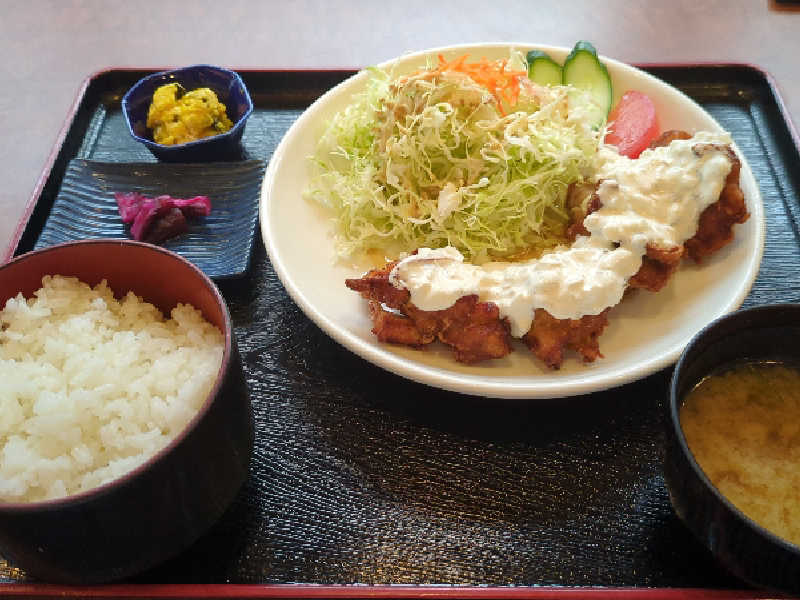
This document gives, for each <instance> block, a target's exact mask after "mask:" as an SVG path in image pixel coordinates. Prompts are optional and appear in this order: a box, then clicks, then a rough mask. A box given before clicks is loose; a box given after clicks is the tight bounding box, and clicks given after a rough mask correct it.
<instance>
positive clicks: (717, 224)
mask: <svg viewBox="0 0 800 600" xmlns="http://www.w3.org/2000/svg"><path fill="white" fill-rule="evenodd" d="M710 149H714V150H718V149H719V147H717V146H715V145H714V144H697V145H696V146H694V148H693V151H694V152H695V153H696V154H697V155H698V156H702V155H703V153H704V152H707V151H708V150H710ZM723 149H724V150H725V151H726V153H727V155H728V158H729V159H730V161H731V170H730V173H728V177H727V178H726V179H725V185H724V187H723V188H722V192H721V193H720V195H719V200H717V201H716V202H714V204H712V205H711V206H709V207H707V208H706V209H705V210H704V211H703V212H702V214H701V215H700V221H699V222H698V225H697V233H695V234H694V236H693V237H691V238H690V239H688V240H686V244H685V245H686V250H687V252H688V254H689V256H690V257H691V258H692V259H693V260H694V261H695V262H696V263H700V262H702V261H703V259H704V258H705V257H706V256H710V255H711V254H713V253H714V252H716V251H717V250H719V249H720V248H722V247H723V246H725V245H726V244H728V243H729V242H730V241H731V240H733V226H734V225H736V224H737V223H744V222H745V221H747V219H749V218H750V213H749V212H747V203H746V202H745V199H744V193H743V192H742V188H741V187H739V173H740V171H741V168H742V163H741V162H740V161H739V158H738V157H737V156H736V153H735V152H734V151H733V150H732V149H731V147H730V146H724V147H723Z"/></svg>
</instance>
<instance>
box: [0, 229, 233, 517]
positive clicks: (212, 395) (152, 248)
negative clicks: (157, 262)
mask: <svg viewBox="0 0 800 600" xmlns="http://www.w3.org/2000/svg"><path fill="white" fill-rule="evenodd" d="M84 245H85V246H107V245H115V246H118V245H121V246H138V247H140V248H142V249H144V250H145V251H148V252H156V253H160V254H164V255H166V256H168V257H169V258H171V259H172V260H175V261H177V262H179V263H181V264H183V265H184V266H185V267H188V268H189V269H190V270H191V271H192V272H193V273H194V274H195V275H196V276H197V277H199V279H200V281H201V282H202V283H203V285H204V286H205V287H206V288H207V289H208V290H209V291H210V292H211V293H212V296H213V297H214V300H215V301H216V304H217V306H218V307H219V308H220V309H221V311H222V320H223V325H224V331H223V332H222V334H223V338H224V340H225V341H224V343H225V348H224V350H223V354H222V362H221V363H220V367H219V370H218V372H217V377H216V379H215V380H214V385H213V386H212V387H211V390H210V391H209V393H208V395H207V396H206V398H205V400H204V401H203V404H202V405H201V406H200V408H199V409H198V410H197V412H196V413H195V414H194V415H193V416H192V418H191V419H190V420H189V421H188V423H186V425H184V427H183V429H182V430H181V431H180V432H179V433H178V434H177V435H176V436H175V437H174V438H172V440H170V442H169V443H168V444H167V445H166V446H164V447H163V448H161V449H160V450H158V451H157V452H156V453H155V454H153V455H151V456H149V457H148V458H147V459H146V460H145V461H144V462H143V463H141V464H140V465H138V466H137V467H136V468H134V469H132V470H130V471H128V472H126V473H123V474H122V475H120V476H118V477H115V478H114V479H112V480H111V481H107V482H106V483H103V484H100V485H98V486H95V487H93V488H90V489H87V490H84V491H82V492H77V493H75V494H69V495H67V496H61V497H59V498H50V499H48V500H37V501H33V502H5V501H3V500H0V512H5V513H17V512H39V511H50V510H56V509H59V508H62V507H67V506H72V505H77V504H83V503H86V502H89V501H91V500H94V499H95V498H99V497H102V496H104V495H106V494H109V493H111V492H112V491H113V490H114V489H116V488H118V487H120V486H124V485H126V484H128V483H129V482H130V481H132V480H134V479H136V478H137V477H139V476H140V475H141V474H143V473H144V472H145V471H147V470H148V469H150V467H151V466H153V465H154V464H155V463H157V462H159V461H161V460H162V459H164V458H166V456H167V455H169V454H170V453H171V452H172V450H173V449H174V448H175V447H176V446H178V445H179V444H180V443H182V442H183V440H184V439H185V438H186V437H187V436H188V435H189V433H190V432H192V431H193V430H194V429H195V428H196V427H197V425H198V424H199V423H200V421H201V420H202V419H203V418H204V417H205V415H206V414H207V413H208V411H209V410H210V408H211V405H212V404H213V403H214V402H215V401H217V400H218V397H219V392H220V390H221V388H222V386H223V383H224V381H225V379H226V376H227V374H228V372H229V371H230V369H231V368H232V366H233V345H234V344H235V343H236V342H235V340H234V337H233V326H232V322H231V316H230V311H229V310H228V305H227V303H226V302H225V299H224V298H223V297H222V293H221V292H220V291H219V288H217V286H216V285H215V284H214V282H213V281H212V280H211V279H210V278H209V277H208V276H207V275H206V274H205V273H204V272H203V271H202V270H201V269H200V268H198V267H197V266H195V265H194V264H193V263H192V262H190V261H188V260H186V259H185V258H184V257H182V256H180V255H179V254H176V253H175V252H172V251H170V250H167V249H166V248H163V247H161V246H157V245H154V244H148V243H146V242H138V241H135V240H107V239H85V240H72V241H69V242H64V243H62V244H56V245H53V246H48V247H46V248H41V249H39V250H32V251H30V252H26V253H25V254H21V255H19V256H17V257H14V258H13V259H11V260H9V261H8V262H6V263H3V264H0V271H2V270H4V269H6V268H7V267H9V266H10V265H16V264H20V263H24V262H27V261H28V260H30V259H32V258H35V257H36V256H39V255H42V254H46V253H50V252H59V251H61V250H63V249H64V248H67V247H72V246H84ZM131 291H133V292H134V293H136V292H135V290H131ZM142 299H143V300H144V301H145V302H148V300H147V298H142ZM0 308H2V306H0ZM204 318H205V317H204Z"/></svg>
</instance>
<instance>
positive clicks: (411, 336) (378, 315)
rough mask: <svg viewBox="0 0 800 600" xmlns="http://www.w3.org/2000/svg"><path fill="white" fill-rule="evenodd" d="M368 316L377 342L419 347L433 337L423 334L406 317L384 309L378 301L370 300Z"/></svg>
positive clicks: (429, 341)
mask: <svg viewBox="0 0 800 600" xmlns="http://www.w3.org/2000/svg"><path fill="white" fill-rule="evenodd" d="M369 316H370V318H371V319H372V333H374V334H375V336H376V337H377V338H378V341H379V342H388V343H390V344H403V345H404V346H413V347H415V348H421V347H422V346H424V345H425V344H430V343H431V342H432V341H433V340H434V338H433V337H426V336H424V335H423V333H422V332H421V331H420V330H419V329H418V328H417V326H416V324H415V323H414V321H412V320H411V319H409V318H408V317H406V316H403V315H400V314H397V313H393V312H389V311H388V310H384V309H383V308H382V307H381V303H380V302H376V301H374V300H372V301H370V303H369Z"/></svg>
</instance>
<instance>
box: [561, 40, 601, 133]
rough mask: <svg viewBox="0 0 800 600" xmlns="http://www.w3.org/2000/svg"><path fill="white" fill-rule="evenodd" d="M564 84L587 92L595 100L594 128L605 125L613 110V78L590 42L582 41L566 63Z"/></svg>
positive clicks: (591, 116)
mask: <svg viewBox="0 0 800 600" xmlns="http://www.w3.org/2000/svg"><path fill="white" fill-rule="evenodd" d="M561 81H562V83H563V84H564V85H572V86H573V87H576V88H578V89H581V90H586V91H588V92H589V94H590V95H591V98H592V99H593V100H594V106H593V110H591V111H590V120H591V123H592V125H593V126H594V127H602V126H603V124H605V121H606V118H607V117H608V113H609V111H610V110H611V101H612V98H613V93H612V90H611V77H610V76H609V74H608V70H607V69H606V66H605V65H604V64H603V63H602V62H600V59H599V58H598V57H597V50H595V48H594V46H592V45H591V44H590V43H589V42H585V41H580V42H578V43H577V44H575V47H574V48H573V49H572V52H570V53H569V56H567V59H566V60H565V61H564V67H563V68H562V80H561Z"/></svg>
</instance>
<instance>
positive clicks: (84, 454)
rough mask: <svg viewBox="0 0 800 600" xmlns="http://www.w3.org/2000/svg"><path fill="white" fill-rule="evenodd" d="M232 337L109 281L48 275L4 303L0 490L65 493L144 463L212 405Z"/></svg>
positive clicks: (27, 494) (23, 498)
mask: <svg viewBox="0 0 800 600" xmlns="http://www.w3.org/2000/svg"><path fill="white" fill-rule="evenodd" d="M223 352H224V340H223V337H222V334H221V333H220V331H219V330H218V329H217V328H216V327H214V326H213V325H211V324H210V323H208V322H207V321H205V320H204V319H203V316H202V315H201V314H200V312H199V311H198V310H196V309H195V308H193V307H192V306H189V305H178V306H177V307H176V308H174V309H173V311H172V314H171V319H168V320H167V319H165V318H164V316H163V315H162V314H161V312H160V311H159V310H158V309H157V308H156V307H154V306H153V305H152V304H149V303H147V302H144V301H142V299H140V298H138V297H137V296H135V295H134V294H133V293H129V294H128V295H127V296H125V297H124V298H123V299H122V300H120V301H117V300H115V298H114V294H113V292H112V291H111V290H110V289H109V288H108V286H107V285H106V282H105V281H103V282H102V283H100V284H98V285H97V286H95V288H94V289H92V288H90V287H89V286H88V285H86V284H84V283H81V282H80V281H78V280H77V279H75V278H68V277H61V276H58V275H57V276H52V277H51V276H46V277H44V278H43V279H42V288H41V289H39V290H38V291H37V292H36V293H35V297H33V298H31V299H29V300H27V301H26V300H25V298H23V297H22V295H21V294H19V295H18V296H17V297H16V298H12V299H10V300H8V302H7V303H6V306H5V308H4V309H3V310H2V311H0V501H5V502H31V501H38V500H45V499H50V498H58V497H61V496H66V495H71V494H74V493H76V492H80V491H84V490H87V489H90V488H93V487H96V486H98V485H101V484H103V483H105V482H108V481H111V480H112V479H115V478H117V477H119V476H120V475H123V474H124V473H127V472H128V471H130V470H132V469H134V468H136V467H137V466H139V465H140V464H142V463H143V462H144V461H146V460H147V459H148V458H149V457H151V456H152V455H153V454H155V453H156V452H157V451H158V450H160V449H161V448H163V447H164V446H165V445H166V444H168V443H169V442H170V440H172V439H173V438H174V437H175V436H176V435H177V434H178V433H180V432H181V431H182V430H183V429H184V427H185V426H186V424H187V423H188V422H189V420H190V419H191V418H192V417H193V416H194V415H195V414H196V413H197V411H198V410H199V408H200V406H201V405H202V404H203V402H204V400H205V398H206V397H207V395H208V393H209V391H210V390H211V387H212V385H213V384H214V381H215V380H216V377H217V374H218V372H219V368H220V365H221V362H222V355H223Z"/></svg>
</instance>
